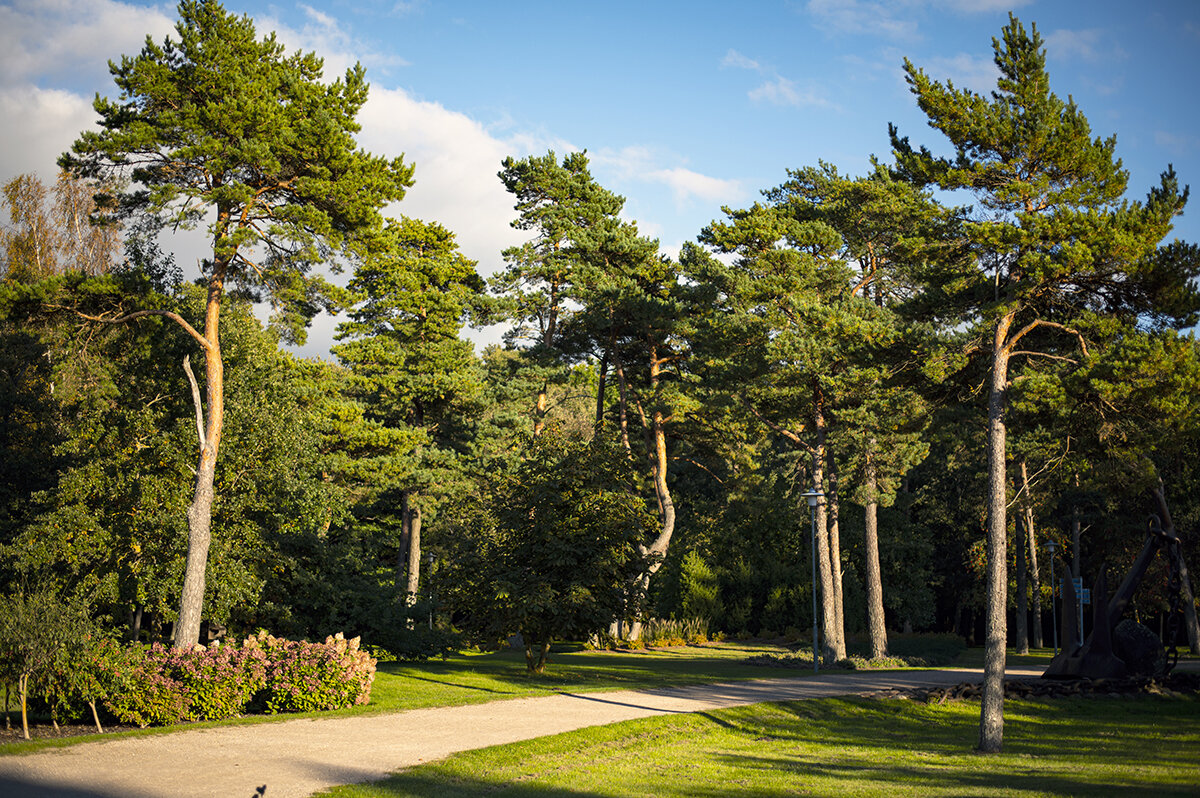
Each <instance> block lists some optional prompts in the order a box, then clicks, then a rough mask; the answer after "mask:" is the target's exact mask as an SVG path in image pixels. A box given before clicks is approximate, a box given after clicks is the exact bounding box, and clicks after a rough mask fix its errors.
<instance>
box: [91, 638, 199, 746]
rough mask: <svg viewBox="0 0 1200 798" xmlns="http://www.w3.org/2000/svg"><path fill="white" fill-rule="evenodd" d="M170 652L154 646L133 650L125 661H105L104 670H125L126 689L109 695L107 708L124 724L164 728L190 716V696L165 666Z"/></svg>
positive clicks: (106, 700) (156, 645)
mask: <svg viewBox="0 0 1200 798" xmlns="http://www.w3.org/2000/svg"><path fill="white" fill-rule="evenodd" d="M168 653H169V652H168V649H166V648H164V647H163V646H162V645H159V644H155V645H153V646H151V647H150V648H148V649H139V648H135V649H132V650H131V652H130V654H131V655H130V656H129V657H128V658H127V659H126V660H125V662H121V663H118V662H115V661H105V662H102V663H101V664H100V666H101V667H123V668H126V669H127V670H126V672H125V675H126V679H127V681H126V682H125V685H124V688H125V689H123V690H120V691H118V692H115V693H113V694H111V695H109V696H108V697H107V698H106V699H105V701H104V705H105V707H107V708H108V711H109V712H111V713H112V714H113V717H115V718H116V719H117V720H118V721H119V722H121V723H134V724H137V725H138V726H150V725H156V726H165V725H169V724H171V723H179V722H180V721H181V720H184V719H185V718H187V717H188V704H189V701H188V696H187V692H186V690H185V689H184V686H183V684H182V683H181V682H180V681H179V680H177V679H174V678H172V677H171V675H170V673H169V672H168V671H167V670H166V668H165V667H164V665H165V661H166V655H167V654H168Z"/></svg>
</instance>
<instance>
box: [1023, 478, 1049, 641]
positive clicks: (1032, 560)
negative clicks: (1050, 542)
mask: <svg viewBox="0 0 1200 798" xmlns="http://www.w3.org/2000/svg"><path fill="white" fill-rule="evenodd" d="M1021 488H1022V492H1023V493H1024V494H1025V534H1026V535H1027V536H1028V539H1029V580H1030V584H1029V588H1030V592H1031V593H1032V594H1033V647H1034V648H1042V647H1044V646H1045V644H1046V638H1045V635H1044V634H1043V633H1042V580H1041V576H1040V574H1039V573H1038V556H1037V552H1038V549H1037V527H1035V526H1034V523H1033V521H1034V518H1033V497H1032V496H1031V495H1030V493H1029V469H1028V468H1026V466H1025V461H1024V460H1022V461H1021Z"/></svg>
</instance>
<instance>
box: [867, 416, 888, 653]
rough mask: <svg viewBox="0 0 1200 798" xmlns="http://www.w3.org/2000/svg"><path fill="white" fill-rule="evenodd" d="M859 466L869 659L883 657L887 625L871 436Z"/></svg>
mask: <svg viewBox="0 0 1200 798" xmlns="http://www.w3.org/2000/svg"><path fill="white" fill-rule="evenodd" d="M865 456H866V463H865V464H864V469H863V493H864V494H865V496H864V499H865V505H864V513H865V515H864V522H863V525H864V527H865V540H864V545H865V548H866V565H867V574H866V576H867V629H868V631H869V632H870V635H871V658H872V659H878V658H880V657H886V656H887V625H886V624H885V622H884V616H883V579H882V577H881V575H880V568H879V513H878V508H879V502H878V496H877V494H878V492H879V488H878V484H877V479H876V473H875V438H874V436H872V437H871V438H870V439H869V440H868V441H867V450H866V452H865Z"/></svg>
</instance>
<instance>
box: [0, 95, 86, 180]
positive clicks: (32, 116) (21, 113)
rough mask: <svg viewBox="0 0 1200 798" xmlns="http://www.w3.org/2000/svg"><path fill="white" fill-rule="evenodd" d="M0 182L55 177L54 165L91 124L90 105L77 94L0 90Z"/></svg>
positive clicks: (50, 178) (56, 172) (51, 178)
mask: <svg viewBox="0 0 1200 798" xmlns="http://www.w3.org/2000/svg"><path fill="white" fill-rule="evenodd" d="M0 119H2V120H3V122H0V182H8V180H9V179H11V178H13V177H15V176H16V175H19V174H24V173H26V172H37V173H38V174H39V175H40V176H41V177H42V180H43V182H46V183H50V182H53V180H54V179H55V176H56V175H57V174H58V167H57V166H56V165H55V161H57V160H58V156H60V155H62V154H63V153H64V152H65V151H67V150H68V149H70V148H71V145H72V144H73V143H74V142H75V139H76V138H77V137H78V136H79V134H80V133H81V132H82V131H83V130H85V129H86V128H88V127H91V126H93V125H94V124H95V121H96V114H95V112H94V111H93V110H92V103H91V101H90V100H88V99H85V98H83V97H81V96H79V95H77V94H72V93H71V92H67V91H60V90H55V89H38V88H34V87H32V86H18V87H8V86H5V87H2V88H0Z"/></svg>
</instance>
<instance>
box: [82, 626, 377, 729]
mask: <svg viewBox="0 0 1200 798" xmlns="http://www.w3.org/2000/svg"><path fill="white" fill-rule="evenodd" d="M375 664H376V661H375V659H374V658H372V657H371V656H370V654H369V653H368V652H366V651H363V650H361V649H360V648H359V641H358V638H354V639H353V640H346V639H345V638H344V637H343V636H342V635H340V634H338V635H336V636H334V637H328V638H326V639H325V642H324V643H309V642H305V641H296V640H285V639H283V638H277V637H272V636H271V635H269V634H267V633H266V632H260V633H259V634H258V635H255V636H253V637H248V638H246V639H245V640H244V641H243V642H242V644H241V645H240V646H239V645H238V644H237V643H236V642H229V643H225V644H224V645H215V644H214V645H213V646H211V647H209V648H203V647H201V646H197V647H196V648H193V649H190V650H175V649H170V648H167V647H166V646H163V645H161V644H155V645H153V646H149V647H145V648H143V647H136V648H133V649H130V650H129V653H128V656H127V657H125V658H123V659H117V658H112V657H110V658H109V659H108V660H101V661H99V663H98V666H99V667H102V668H121V669H122V670H124V674H123V677H124V678H122V679H121V689H118V690H114V691H113V692H112V693H111V694H109V695H108V696H107V698H106V699H105V701H104V705H105V706H106V707H107V709H108V711H109V712H111V713H112V714H113V716H114V717H115V718H116V719H117V720H118V721H120V722H122V723H133V724H136V725H138V726H149V725H156V726H157V725H167V724H172V723H179V722H180V721H185V720H218V719H221V718H229V717H235V716H237V715H242V714H245V713H247V712H250V711H265V712H269V713H276V712H311V711H319V710H330V709H341V708H343V707H349V706H354V705H356V704H365V703H367V702H368V701H369V700H370V697H371V684H372V682H373V681H374V679H375Z"/></svg>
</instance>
